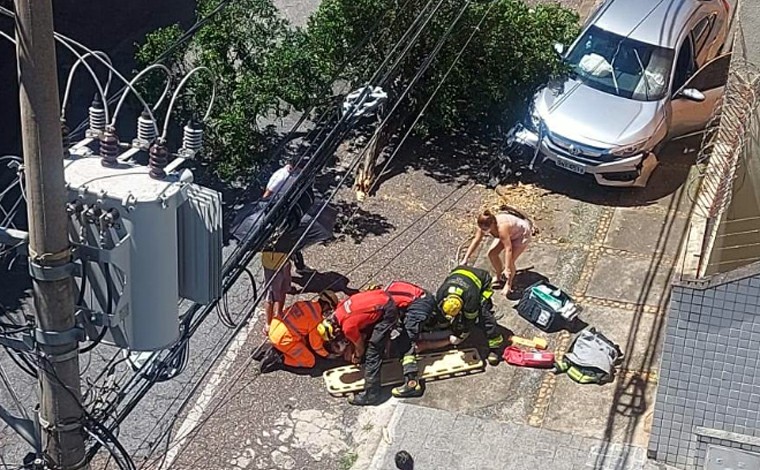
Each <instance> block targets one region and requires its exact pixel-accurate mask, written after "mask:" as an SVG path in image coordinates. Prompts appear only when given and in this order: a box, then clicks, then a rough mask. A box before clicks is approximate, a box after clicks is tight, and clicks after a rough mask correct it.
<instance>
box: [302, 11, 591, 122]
mask: <svg viewBox="0 0 760 470" xmlns="http://www.w3.org/2000/svg"><path fill="white" fill-rule="evenodd" d="M494 1H495V2H496V3H495V5H492V2H473V3H472V5H471V6H470V7H469V8H468V9H467V10H466V11H465V13H464V15H463V17H462V18H461V19H460V21H459V23H458V24H457V25H456V27H455V28H454V30H453V33H452V34H451V36H450V38H449V39H448V41H447V42H446V44H445V45H444V46H443V48H442V50H441V52H440V54H439V55H438V57H437V58H436V60H435V62H433V64H432V65H431V67H430V69H429V70H428V72H427V73H426V74H425V75H424V76H423V78H422V80H421V81H420V83H419V85H418V86H416V87H415V88H414V89H413V91H412V92H411V93H410V102H411V103H412V106H411V108H412V109H413V108H415V107H416V108H419V107H421V106H422V104H423V103H424V102H425V101H426V100H427V99H428V97H429V96H430V95H431V94H432V93H433V90H434V89H435V87H436V86H437V85H438V84H439V83H440V81H441V80H442V78H443V76H444V74H445V73H446V70H447V69H448V68H449V66H450V65H451V63H452V61H453V60H454V57H455V56H456V55H457V53H458V52H459V50H460V49H461V47H462V46H463V45H464V44H465V42H466V40H467V38H468V37H469V36H470V34H471V32H472V31H473V28H474V27H475V26H476V25H477V24H478V23H479V21H480V20H481V18H482V17H483V15H484V14H485V13H486V11H487V10H488V9H489V8H491V11H490V13H489V14H488V16H487V18H486V20H485V22H484V23H483V25H482V27H481V30H480V31H479V32H478V33H477V34H476V35H475V37H474V39H473V40H472V42H471V43H470V45H469V46H468V48H467V49H466V51H465V53H464V54H463V55H462V58H461V59H460V61H459V62H458V63H457V65H456V66H455V68H454V69H453V71H452V73H451V75H450V76H449V78H448V79H447V81H446V82H445V83H444V85H443V86H442V88H441V90H440V91H439V92H438V95H437V97H436V99H435V100H434V101H433V103H432V104H431V106H430V108H428V111H426V113H425V116H424V119H423V121H422V125H423V127H424V128H427V129H429V130H431V131H447V130H452V129H456V128H461V127H463V126H467V125H471V124H477V123H479V122H481V121H483V120H484V119H488V118H489V117H492V116H493V115H494V114H496V115H502V114H504V113H505V112H506V117H507V118H511V119H514V118H515V117H516V116H517V114H518V113H519V112H521V110H522V109H523V106H524V101H525V99H526V98H529V97H530V96H531V95H532V93H533V92H534V90H535V89H536V87H538V86H539V85H541V84H543V83H546V82H547V81H548V80H549V79H551V78H552V77H554V76H556V75H558V74H559V73H560V72H561V71H562V64H561V62H560V61H559V60H558V57H557V56H556V54H555V52H554V50H553V44H554V43H555V42H562V43H566V44H567V43H569V42H570V41H571V40H572V38H573V37H574V36H575V35H576V34H577V32H578V23H577V22H578V17H577V15H576V14H575V13H574V12H572V11H570V10H568V9H566V8H564V7H562V6H560V5H559V4H539V5H535V6H529V5H527V4H526V3H525V2H523V1H521V0H494ZM399 2H400V0H323V1H322V3H321V5H320V7H319V10H318V11H317V13H316V14H315V15H314V16H312V18H311V20H310V21H309V25H308V34H309V36H310V37H309V40H308V44H309V46H310V47H311V51H312V52H311V55H312V56H313V57H317V58H319V59H313V60H315V61H317V60H320V61H322V62H324V63H328V64H330V65H331V68H332V70H331V71H335V70H337V69H338V68H339V67H340V64H343V63H346V64H347V67H346V70H345V72H344V78H346V79H348V80H350V81H352V82H354V83H356V84H359V83H363V82H364V81H366V80H369V79H370V78H371V77H370V73H371V71H372V70H374V69H376V68H377V67H378V66H379V65H380V64H381V63H382V62H383V61H384V60H385V59H386V58H387V57H389V56H390V57H391V58H393V59H395V57H396V56H397V54H393V53H392V48H393V46H394V44H396V42H398V41H399V39H400V38H401V37H402V36H403V34H404V32H405V31H406V30H407V28H408V27H409V26H410V25H411V24H412V22H413V21H414V18H415V17H416V16H417V14H418V13H419V12H420V11H421V10H422V9H423V8H425V7H426V4H425V2H409V5H408V6H407V7H406V8H405V9H403V10H400V8H399V6H400V5H399ZM432 3H433V4H436V3H437V2H432ZM463 5H464V4H463V2H461V1H458V0H443V2H442V4H441V8H440V10H439V11H438V12H437V13H436V14H435V16H434V17H433V19H432V20H431V21H430V23H429V25H428V27H427V28H426V30H425V31H424V32H423V33H422V35H421V36H420V38H419V40H418V41H417V42H416V43H415V45H414V46H413V47H412V48H411V50H410V51H409V54H408V56H407V58H405V59H403V60H402V61H401V63H400V64H399V66H398V68H397V69H396V70H395V71H394V73H393V74H392V75H391V76H390V77H388V80H387V81H386V83H383V84H381V85H383V86H384V87H386V89H387V90H388V91H390V92H391V96H394V95H398V94H399V93H400V91H401V90H402V89H403V88H404V87H405V86H406V85H407V84H408V83H409V82H410V81H411V80H412V77H413V76H414V75H415V73H416V72H417V70H418V68H419V66H420V64H421V63H422V62H423V61H424V60H425V58H426V57H427V56H428V54H429V53H430V51H432V49H433V48H434V46H435V43H436V42H437V40H438V39H439V38H440V37H442V36H443V34H444V32H445V30H446V29H447V28H448V27H449V25H450V24H451V22H452V21H453V20H454V18H455V17H456V15H457V14H458V13H459V10H460V8H461V7H462V6H463ZM379 21H380V22H381V25H380V27H379V30H378V31H377V32H376V33H375V35H374V36H373V37H372V40H371V41H370V44H369V47H365V48H363V49H361V50H360V51H359V52H358V53H356V52H355V51H352V47H353V45H354V44H358V43H359V42H360V41H361V40H362V39H363V38H364V36H365V35H366V34H367V32H368V31H370V30H371V29H372V28H373V27H374V26H375V25H377V24H378V22H379ZM374 84H378V83H377V81H375V82H374Z"/></svg>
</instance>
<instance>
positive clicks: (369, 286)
mask: <svg viewBox="0 0 760 470" xmlns="http://www.w3.org/2000/svg"><path fill="white" fill-rule="evenodd" d="M382 288H383V285H382V284H378V283H376V282H370V283H368V284H367V287H365V288H364V289H362V290H363V291H368V290H380V289H382Z"/></svg>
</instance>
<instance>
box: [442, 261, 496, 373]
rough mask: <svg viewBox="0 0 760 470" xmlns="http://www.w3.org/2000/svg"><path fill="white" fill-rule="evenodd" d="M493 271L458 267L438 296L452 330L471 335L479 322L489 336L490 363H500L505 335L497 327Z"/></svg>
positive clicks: (493, 364) (443, 285) (446, 280)
mask: <svg viewBox="0 0 760 470" xmlns="http://www.w3.org/2000/svg"><path fill="white" fill-rule="evenodd" d="M491 281H492V279H491V274H490V273H489V272H488V271H485V270H483V269H478V268H473V267H470V266H458V267H457V268H455V269H454V270H453V271H451V273H449V275H448V277H446V279H445V280H444V281H443V283H442V284H441V287H439V288H438V292H436V295H435V298H436V302H437V305H438V308H440V310H441V312H442V313H443V315H444V316H445V317H446V319H447V320H449V322H450V323H451V325H452V329H454V330H455V331H457V330H458V331H460V332H461V333H464V334H469V332H470V331H472V329H473V327H474V326H475V325H478V326H480V327H481V328H482V329H483V330H484V331H485V334H486V337H487V338H488V348H489V349H490V350H491V352H490V353H489V354H488V363H489V364H491V365H492V366H495V365H497V364H498V363H499V357H500V355H499V354H498V351H497V350H498V349H499V348H500V347H501V346H502V344H503V343H504V338H503V337H502V335H501V333H499V331H498V329H497V324H496V320H495V319H494V316H493V301H492V300H491V297H492V296H493V289H492V288H491Z"/></svg>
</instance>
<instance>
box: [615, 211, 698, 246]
mask: <svg viewBox="0 0 760 470" xmlns="http://www.w3.org/2000/svg"><path fill="white" fill-rule="evenodd" d="M658 209H659V208H657V209H655V208H651V207H644V208H641V207H638V208H618V209H616V210H615V214H614V215H613V216H612V222H611V223H610V228H609V230H608V231H607V238H606V240H605V242H604V245H605V246H608V247H610V248H615V249H619V250H627V251H632V252H634V253H639V254H643V255H651V254H652V253H655V252H664V253H665V254H666V255H667V256H669V257H671V258H675V257H676V256H677V255H678V249H679V247H680V245H681V241H682V240H683V238H684V234H685V230H686V226H687V217H686V216H684V215H681V214H673V213H672V212H665V211H662V210H658Z"/></svg>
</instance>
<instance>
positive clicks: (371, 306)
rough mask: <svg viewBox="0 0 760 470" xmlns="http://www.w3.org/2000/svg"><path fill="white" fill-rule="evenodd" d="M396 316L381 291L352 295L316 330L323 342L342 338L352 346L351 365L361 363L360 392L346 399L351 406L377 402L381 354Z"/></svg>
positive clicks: (378, 400)
mask: <svg viewBox="0 0 760 470" xmlns="http://www.w3.org/2000/svg"><path fill="white" fill-rule="evenodd" d="M398 316H399V312H398V308H397V307H396V304H395V302H394V301H393V299H392V298H391V297H390V296H389V295H388V294H387V293H386V292H385V291H383V290H370V291H365V292H359V293H358V294H354V295H352V296H351V297H349V298H348V299H346V300H344V301H343V302H341V303H340V304H338V306H337V307H336V308H335V313H334V314H333V315H332V316H331V317H330V318H327V319H325V320H324V321H323V322H322V323H321V324H320V325H319V326H318V327H317V328H318V330H319V333H320V334H321V335H322V338H323V339H325V340H333V339H335V338H337V337H339V336H340V335H341V334H342V335H344V336H345V337H346V339H347V340H348V341H350V342H351V343H352V344H353V347H354V357H353V359H352V362H353V363H355V364H358V363H360V362H363V363H364V383H365V386H364V391H362V392H361V393H358V394H356V395H354V396H353V397H351V398H349V400H348V402H349V403H351V404H352V405H376V404H378V403H379V402H380V388H381V381H380V369H381V367H382V364H383V353H384V351H385V344H386V342H387V340H388V338H390V333H391V330H392V329H393V327H394V325H395V324H396V322H397V321H398ZM365 352H366V355H365ZM362 358H363V359H362Z"/></svg>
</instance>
